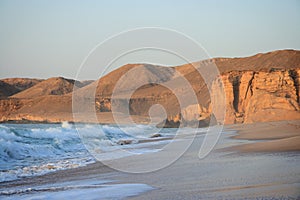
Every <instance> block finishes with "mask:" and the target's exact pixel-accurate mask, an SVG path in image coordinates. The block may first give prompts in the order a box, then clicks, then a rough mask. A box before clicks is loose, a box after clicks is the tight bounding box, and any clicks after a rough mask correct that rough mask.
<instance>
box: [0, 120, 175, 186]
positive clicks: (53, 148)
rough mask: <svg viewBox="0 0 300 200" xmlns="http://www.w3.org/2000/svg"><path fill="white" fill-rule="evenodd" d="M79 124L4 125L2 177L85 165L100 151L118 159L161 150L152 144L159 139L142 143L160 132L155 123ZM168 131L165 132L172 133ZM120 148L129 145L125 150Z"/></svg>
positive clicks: (1, 131)
mask: <svg viewBox="0 0 300 200" xmlns="http://www.w3.org/2000/svg"><path fill="white" fill-rule="evenodd" d="M76 128H77V130H76ZM76 128H75V126H74V125H72V124H69V123H68V122H63V123H62V124H56V125H49V124H4V125H0V175H1V178H0V181H7V180H14V179H17V178H21V177H25V176H34V175H41V174H45V173H48V172H51V171H55V170H61V169H68V168H74V167H79V166H83V165H86V164H88V163H92V162H95V159H94V156H96V157H98V155H99V154H100V156H99V157H101V158H105V159H117V158H121V157H125V156H130V155H136V154H143V153H153V152H157V151H159V149H155V148H153V147H151V145H153V144H159V142H153V144H150V143H145V144H138V141H139V140H140V139H145V138H148V139H149V137H150V136H151V135H152V134H154V133H157V131H158V130H159V129H157V128H155V127H151V126H146V125H137V126H123V127H117V126H109V125H104V126H100V125H79V126H77V127H76ZM77 131H79V132H80V134H78V132H77ZM164 131H165V132H164V133H161V135H167V134H170V133H171V131H170V132H169V133H168V131H166V130H164ZM125 140H128V141H131V142H130V144H129V145H120V144H122V142H120V141H125ZM164 142H166V141H164ZM120 149H121V150H122V149H125V150H126V151H125V154H124V151H120ZM90 152H92V154H93V155H91V154H90Z"/></svg>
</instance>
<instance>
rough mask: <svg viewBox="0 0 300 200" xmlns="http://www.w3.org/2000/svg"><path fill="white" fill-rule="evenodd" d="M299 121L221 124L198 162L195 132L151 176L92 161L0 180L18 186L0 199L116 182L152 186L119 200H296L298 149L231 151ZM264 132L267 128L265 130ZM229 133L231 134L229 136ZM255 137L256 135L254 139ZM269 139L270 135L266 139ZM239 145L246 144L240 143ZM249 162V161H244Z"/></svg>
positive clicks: (3, 186)
mask: <svg viewBox="0 0 300 200" xmlns="http://www.w3.org/2000/svg"><path fill="white" fill-rule="evenodd" d="M299 123H300V121H283V122H268V123H261V124H251V125H226V126H224V132H225V133H226V131H227V133H228V135H227V134H222V138H220V142H221V144H217V146H216V148H215V149H214V151H213V152H211V153H210V154H209V155H208V156H207V157H206V158H204V159H202V160H200V159H199V158H198V152H199V148H200V146H199V144H201V141H203V135H198V134H197V135H196V137H195V140H194V142H193V144H192V145H191V146H190V147H189V148H188V150H187V151H186V152H185V153H184V154H183V155H182V156H181V157H180V158H179V159H178V160H176V161H175V162H174V163H172V164H171V165H169V166H167V167H165V168H162V169H160V170H158V171H154V172H149V173H142V174H138V173H137V174H131V173H126V172H122V171H118V170H115V169H112V168H110V167H108V166H106V165H104V164H103V163H101V162H99V161H96V163H92V164H88V165H86V166H83V167H78V168H73V169H67V170H60V171H55V172H51V173H48V174H45V175H41V176H35V177H27V178H23V179H19V180H15V181H9V182H2V183H0V190H5V191H10V190H17V189H18V188H21V189H20V191H22V193H21V194H12V195H3V197H8V198H9V197H12V198H13V197H16V199H19V198H20V199H21V198H22V197H24V195H29V196H30V197H32V198H34V197H35V195H39V194H40V193H41V194H43V192H38V190H37V192H31V191H27V189H28V188H30V189H31V190H34V189H36V188H40V187H50V188H51V187H52V188H53V187H58V188H59V187H60V185H62V184H69V185H72V184H80V183H84V184H87V185H91V186H93V184H94V181H95V180H97V181H100V182H101V181H104V182H108V185H106V183H105V184H103V187H104V186H105V187H109V186H112V185H118V184H119V185H120V186H121V185H122V184H125V185H126V184H145V185H146V186H149V188H150V187H151V188H152V189H150V190H144V191H141V192H140V193H136V194H135V195H130V196H126V195H125V196H124V198H126V199H151V198H152V199H183V198H185V199H216V198H218V197H220V198H221V197H222V198H227V199H236V198H238V199H240V198H241V197H243V198H248V197H249V198H254V197H266V198H265V199H272V197H289V196H290V197H294V198H295V199H296V198H299V197H300V193H299V192H298V191H299V190H298V189H299V188H300V180H299V179H298V178H297V177H298V176H297V174H299V175H300V171H299V168H298V166H299V164H300V163H299V161H300V160H299V159H297V157H299V158H300V154H299V151H297V152H285V153H284V154H280V155H277V154H273V153H274V152H281V149H280V148H279V151H270V152H267V153H264V152H265V151H262V152H261V153H260V154H255V152H253V151H246V152H243V151H240V149H238V148H237V149H236V147H238V146H244V145H255V144H263V142H268V141H269V140H267V141H265V137H263V136H265V134H267V133H272V130H275V129H276V128H277V129H278V132H280V131H282V130H281V128H283V129H284V128H285V127H290V131H289V132H287V133H289V134H285V137H287V136H290V135H291V134H296V132H297V131H298V128H297V126H296V127H295V126H294V124H296V125H298V124H299ZM263 127H265V128H263ZM278 127H281V128H278ZM266 129H269V132H267V131H266ZM230 130H236V131H237V133H235V134H236V135H232V133H230V132H231V131H230ZM247 131H248V132H247ZM249 131H250V132H251V133H250V132H249ZM270 131H271V132H270ZM273 133H274V135H273V136H272V137H274V138H275V136H276V138H278V137H279V136H278V134H277V133H276V134H275V132H273ZM255 134H260V135H259V136H256V137H255ZM246 136H247V138H248V139H251V141H252V142H253V143H247V141H248V142H249V140H246V139H245V138H246ZM250 136H251V137H250ZM242 137H243V138H242ZM272 137H271V136H270V137H269V138H272ZM282 137H283V136H282ZM258 138H260V140H259V139H258ZM261 138H264V139H261ZM290 138H291V137H290ZM277 140H281V139H272V140H270V141H277ZM222 141H223V142H225V144H227V143H228V141H229V144H230V145H231V146H230V147H229V148H222V145H223V144H222ZM226 141H227V142H226ZM243 141H244V142H245V143H244V144H243ZM251 141H250V142H251ZM241 142H242V145H241ZM230 148H233V149H230ZM228 150H230V151H228ZM285 155H293V156H285ZM121 160H122V161H121V162H122V163H123V164H124V165H127V164H129V163H134V161H135V159H134V157H126V158H124V159H121ZM251 160H253V162H249V161H251ZM157 162H159V160H158V161H157ZM270 166H272V167H270ZM258 169H259V170H258ZM279 175H280V176H279ZM241 177H242V179H241ZM261 177H263V179H261ZM178 180H180V181H178ZM57 184H58V185H57ZM245 184H246V185H245ZM101 187H102V186H101ZM23 190H24V191H23ZM95 190H96V189H95ZM72 192H74V190H73V189H60V190H59V191H50V194H60V193H62V194H63V195H64V197H68V195H71V193H72ZM79 192H81V193H84V194H85V195H87V196H86V197H89V196H88V195H89V194H90V193H89V192H90V191H89V190H88V189H86V188H80V189H79ZM81 193H80V194H81ZM98 194H99V195H101V190H99V191H98ZM14 195H16V196H14ZM18 195H20V196H18ZM0 196H1V195H0ZM98 198H99V196H98ZM98 198H95V196H94V198H93V197H90V199H98ZM75 199H76V197H75ZM121 199H122V198H121Z"/></svg>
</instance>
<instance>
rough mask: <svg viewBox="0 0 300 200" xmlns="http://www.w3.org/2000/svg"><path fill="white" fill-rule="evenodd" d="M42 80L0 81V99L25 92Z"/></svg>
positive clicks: (10, 79) (15, 79) (19, 79)
mask: <svg viewBox="0 0 300 200" xmlns="http://www.w3.org/2000/svg"><path fill="white" fill-rule="evenodd" d="M41 81H42V79H31V78H6V79H1V80H0V90H1V91H0V95H1V96H2V97H9V96H11V95H14V94H16V93H18V92H21V91H23V90H26V89H28V88H30V87H32V86H34V85H36V84H37V83H39V82H41Z"/></svg>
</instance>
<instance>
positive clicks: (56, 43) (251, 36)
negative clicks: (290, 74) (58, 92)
mask: <svg viewBox="0 0 300 200" xmlns="http://www.w3.org/2000/svg"><path fill="white" fill-rule="evenodd" d="M141 27H160V28H164V29H172V30H175V31H178V32H181V33H183V34H185V35H187V36H189V37H190V38H192V39H193V40H195V41H196V42H197V43H199V44H201V46H202V47H203V48H204V49H205V51H206V52H207V53H208V56H209V57H243V56H250V55H254V54H256V53H260V52H268V51H273V50H278V49H298V50H299V49H300V38H299V36H300V1H299V0H286V1H281V0H252V1H239V0H226V1H220V0H210V1H209V0H207V1H201V0H200V1H199V0H198V1H197V0H186V1H179V0H164V1H162V0H151V1H146V0H127V1H124V0H118V1H117V0H110V1H96V0H95V1H92V0H86V1H83V0H82V1H79V0H78V1H76V0H61V1H60V0H48V1H47V0H35V1H34V0H26V1H22V0H0V78H7V77H30V78H49V77H53V76H64V77H68V78H76V77H77V76H78V73H82V75H81V78H83V79H96V78H99V73H100V71H101V70H103V69H104V68H105V66H103V64H102V63H94V65H93V66H92V67H90V68H89V70H85V71H84V70H82V71H84V72H79V68H80V66H81V65H82V63H83V61H84V60H85V58H86V57H87V56H88V55H89V53H90V51H91V50H92V49H93V48H95V47H96V46H97V45H98V44H99V43H101V42H103V41H105V40H107V38H109V37H111V36H113V35H116V34H118V33H120V32H123V31H127V30H131V29H136V28H141ZM120 45H122V44H120ZM116 48H119V47H118V46H116V47H114V48H107V52H105V53H103V54H102V55H101V56H103V57H105V56H106V55H105V54H106V53H108V54H109V53H113V51H114V49H116ZM146 54H147V55H146ZM148 54H149V55H150V54H151V55H152V57H151V56H148ZM153 55H155V57H156V60H155V61H153V62H152V60H151V58H153V57H154V56H153ZM194 59H195V60H194V61H196V60H197V58H194ZM200 59H201V57H200V56H199V60H200ZM131 62H149V63H157V64H163V65H180V64H183V63H184V61H183V60H180V59H173V57H172V56H166V55H164V54H157V55H156V54H155V53H153V52H149V51H148V53H144V54H139V53H137V54H132V55H130V56H129V57H128V59H126V57H125V58H123V60H122V62H121V61H120V62H118V65H122V64H126V63H131ZM116 67H118V66H113V67H112V68H111V69H113V68H116ZM111 69H110V70H111Z"/></svg>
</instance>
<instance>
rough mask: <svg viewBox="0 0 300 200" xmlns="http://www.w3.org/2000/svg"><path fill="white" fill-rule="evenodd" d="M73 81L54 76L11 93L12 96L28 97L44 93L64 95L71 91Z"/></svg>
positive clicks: (43, 94)
mask: <svg viewBox="0 0 300 200" xmlns="http://www.w3.org/2000/svg"><path fill="white" fill-rule="evenodd" d="M74 83H75V81H74V80H72V79H66V78H63V77H54V78H49V79H47V80H44V81H41V82H39V83H38V84H36V85H34V86H33V87H30V88H29V89H27V90H24V91H22V92H20V93H17V94H15V95H13V96H12V97H13V98H23V99H30V98H36V97H40V96H45V95H64V94H67V93H70V92H72V91H73V87H74Z"/></svg>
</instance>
